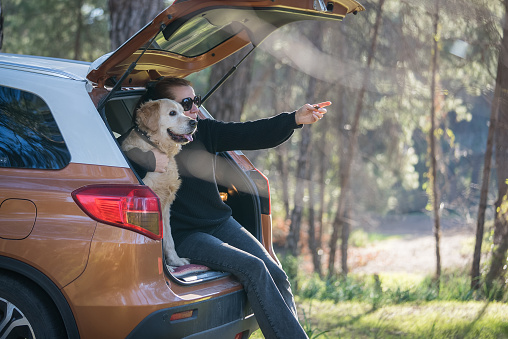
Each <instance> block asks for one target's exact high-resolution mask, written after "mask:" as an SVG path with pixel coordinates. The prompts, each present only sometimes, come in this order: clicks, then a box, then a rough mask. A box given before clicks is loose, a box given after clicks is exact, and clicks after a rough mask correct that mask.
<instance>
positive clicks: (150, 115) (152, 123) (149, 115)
mask: <svg viewBox="0 0 508 339" xmlns="http://www.w3.org/2000/svg"><path fill="white" fill-rule="evenodd" d="M160 105H161V103H160V101H158V100H155V101H148V102H146V103H144V104H143V105H141V107H140V108H138V110H137V112H136V122H137V124H138V126H141V127H146V128H147V129H149V130H150V131H153V132H155V131H157V129H158V128H159V111H160Z"/></svg>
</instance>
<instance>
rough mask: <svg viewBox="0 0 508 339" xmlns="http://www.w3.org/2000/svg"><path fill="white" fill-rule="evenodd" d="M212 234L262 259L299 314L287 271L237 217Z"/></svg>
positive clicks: (280, 289) (279, 288) (284, 295)
mask: <svg viewBox="0 0 508 339" xmlns="http://www.w3.org/2000/svg"><path fill="white" fill-rule="evenodd" d="M211 234H212V235H213V236H215V237H216V238H218V239H220V240H222V241H224V242H226V243H228V244H229V245H231V246H233V247H236V248H238V249H241V250H243V251H245V252H247V253H250V254H252V255H254V256H256V257H257V258H259V259H261V260H262V261H263V262H264V264H265V266H266V268H267V269H268V272H270V275H271V276H272V279H273V281H274V282H275V285H276V286H277V288H278V290H279V292H280V294H281V295H282V297H283V298H284V301H285V302H286V305H287V306H288V307H289V309H290V310H291V312H293V314H294V315H295V317H296V316H297V313H296V305H295V301H294V298H293V293H292V292H291V285H290V283H289V279H288V277H287V275H286V272H284V270H283V269H282V267H281V266H280V265H279V264H278V263H277V262H276V261H275V260H274V259H273V258H272V256H271V255H270V254H269V253H268V252H267V251H266V249H265V248H264V247H263V245H261V243H260V242H259V241H258V240H257V239H256V238H255V237H254V236H253V235H252V234H251V233H250V232H249V231H247V230H246V229H245V228H244V227H243V226H242V225H240V224H239V223H238V222H237V221H236V220H235V219H233V218H230V219H229V220H228V221H227V222H225V223H224V224H222V225H221V226H219V227H217V228H216V229H215V230H214V231H213V232H212V233H211Z"/></svg>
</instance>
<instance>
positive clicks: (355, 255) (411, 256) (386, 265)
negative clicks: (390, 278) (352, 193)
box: [303, 214, 475, 274]
mask: <svg viewBox="0 0 508 339" xmlns="http://www.w3.org/2000/svg"><path fill="white" fill-rule="evenodd" d="M441 227H442V237H441V265H442V269H443V270H445V269H448V268H461V267H464V268H466V269H469V267H470V266H471V262H472V257H473V251H474V237H475V231H474V227H473V225H471V224H467V223H466V222H465V221H463V220H461V219H460V218H457V217H455V218H443V220H442V226H441ZM362 228H363V229H364V230H365V231H366V232H373V233H378V234H382V235H384V236H387V237H388V238H387V239H386V240H382V241H377V242H371V243H368V244H367V245H366V246H364V247H353V246H350V247H349V250H348V266H349V270H350V272H352V273H368V274H373V273H383V272H391V273H395V272H400V273H414V274H432V273H434V272H435V271H436V247H435V238H434V234H433V220H432V218H431V217H430V216H428V215H425V214H414V215H406V216H393V217H386V218H379V219H376V220H372V219H369V221H368V222H365V226H364V227H362ZM353 230H354V229H353ZM326 244H328V243H326ZM339 246H340V245H339ZM306 252H307V253H306V254H305V259H304V262H305V264H304V265H303V266H304V269H305V270H306V271H308V272H311V271H312V264H311V263H312V259H311V257H310V255H309V253H308V251H306ZM337 254H338V255H339V257H338V258H337V259H336V267H337V270H338V271H340V253H339V252H338V253H337ZM327 260H328V258H327V255H324V258H322V261H321V262H322V264H323V267H324V268H326V264H327Z"/></svg>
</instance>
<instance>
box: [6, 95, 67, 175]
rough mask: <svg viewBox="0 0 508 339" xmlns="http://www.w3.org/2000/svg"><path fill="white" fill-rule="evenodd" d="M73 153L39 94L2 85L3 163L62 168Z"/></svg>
mask: <svg viewBox="0 0 508 339" xmlns="http://www.w3.org/2000/svg"><path fill="white" fill-rule="evenodd" d="M70 158H71V157H70V153H69V150H68V149H67V146H66V145H65V142H64V140H63V137H62V135H61V133H60V130H59V129H58V126H57V124H56V121H55V119H54V118H53V115H52V114H51V112H50V110H49V107H48V106H47V105H46V103H45V102H44V101H43V100H42V99H41V98H40V97H38V96H37V95H35V94H33V93H29V92H25V91H21V90H19V89H15V88H10V87H2V86H0V167H19V168H38V169H61V168H63V167H65V166H66V165H67V164H68V163H69V161H70Z"/></svg>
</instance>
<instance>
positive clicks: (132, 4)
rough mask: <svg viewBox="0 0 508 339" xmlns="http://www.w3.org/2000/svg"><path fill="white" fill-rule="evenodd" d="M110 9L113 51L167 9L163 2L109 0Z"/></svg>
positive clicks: (153, 0)
mask: <svg viewBox="0 0 508 339" xmlns="http://www.w3.org/2000/svg"><path fill="white" fill-rule="evenodd" d="M108 7H109V16H110V23H111V27H110V31H109V37H110V39H111V49H112V50H115V49H117V48H118V47H119V46H120V45H121V44H123V43H124V42H125V41H127V39H129V38H130V37H131V36H133V35H134V34H135V33H136V32H137V31H139V30H140V29H141V28H143V26H144V25H146V24H147V23H148V22H149V21H150V20H152V19H153V18H155V17H156V16H157V14H159V13H160V12H161V11H162V10H163V9H164V8H165V6H164V1H163V0H109V1H108Z"/></svg>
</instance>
